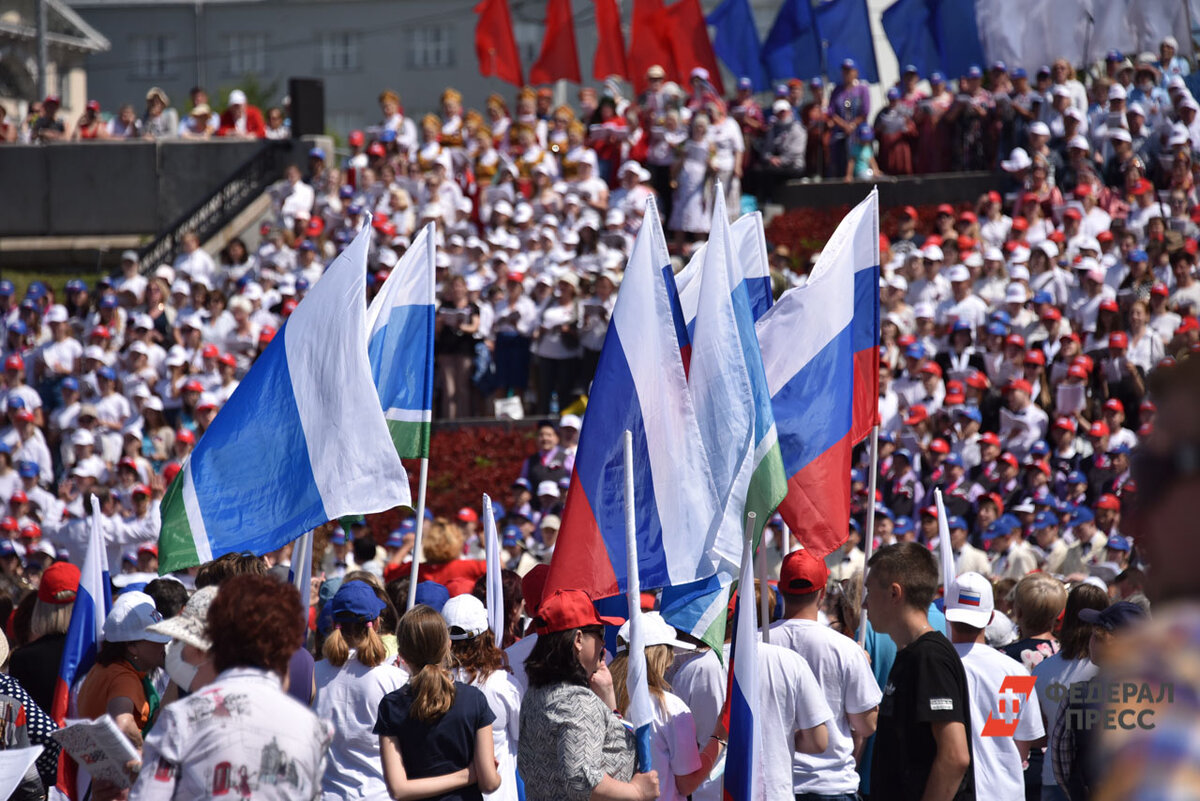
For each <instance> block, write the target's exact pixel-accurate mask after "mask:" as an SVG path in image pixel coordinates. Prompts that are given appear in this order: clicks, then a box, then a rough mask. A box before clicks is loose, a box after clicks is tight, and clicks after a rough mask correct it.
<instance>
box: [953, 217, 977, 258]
mask: <svg viewBox="0 0 1200 801" xmlns="http://www.w3.org/2000/svg"><path fill="white" fill-rule="evenodd" d="M968 213H969V212H968ZM971 216H972V217H974V216H975V215H974V214H972V215H971ZM971 222H974V220H972V221H971ZM977 244H978V243H977V242H976V241H975V240H974V239H972V238H971V237H969V236H960V237H959V238H958V249H959V250H960V251H962V252H963V253H966V252H967V251H968V250H974V249H975V245H977Z"/></svg>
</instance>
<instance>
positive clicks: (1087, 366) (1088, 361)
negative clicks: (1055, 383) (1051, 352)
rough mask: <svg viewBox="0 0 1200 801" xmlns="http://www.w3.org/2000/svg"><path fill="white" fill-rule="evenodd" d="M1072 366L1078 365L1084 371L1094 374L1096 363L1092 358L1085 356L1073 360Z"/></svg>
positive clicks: (1081, 355)
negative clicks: (1093, 369)
mask: <svg viewBox="0 0 1200 801" xmlns="http://www.w3.org/2000/svg"><path fill="white" fill-rule="evenodd" d="M1071 364H1073V365H1074V364H1077V365H1079V366H1080V367H1082V368H1083V369H1084V370H1087V371H1088V372H1089V373H1090V372H1092V368H1093V367H1095V366H1096V363H1095V362H1093V361H1092V357H1091V356H1087V355H1085V354H1080V355H1078V356H1076V357H1075V358H1074V359H1072V360H1071Z"/></svg>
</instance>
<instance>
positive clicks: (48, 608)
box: [29, 601, 75, 641]
mask: <svg viewBox="0 0 1200 801" xmlns="http://www.w3.org/2000/svg"><path fill="white" fill-rule="evenodd" d="M74 608H75V602H74V601H71V602H70V603H66V604H48V603H44V602H42V601H37V602H35V603H34V605H33V615H32V616H31V617H30V618H29V637H30V640H31V641H32V640H36V639H38V638H39V637H45V636H46V635H47V634H66V633H67V629H68V628H70V626H71V610H72V609H74Z"/></svg>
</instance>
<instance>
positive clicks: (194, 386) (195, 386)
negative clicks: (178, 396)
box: [183, 378, 204, 392]
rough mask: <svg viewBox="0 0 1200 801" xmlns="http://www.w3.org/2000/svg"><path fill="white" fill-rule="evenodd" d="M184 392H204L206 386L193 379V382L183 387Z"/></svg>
mask: <svg viewBox="0 0 1200 801" xmlns="http://www.w3.org/2000/svg"><path fill="white" fill-rule="evenodd" d="M183 391H184V392H203V391H204V385H203V384H201V383H200V382H199V381H197V380H196V379H194V378H193V379H192V380H191V381H189V382H187V383H186V384H184V385H183Z"/></svg>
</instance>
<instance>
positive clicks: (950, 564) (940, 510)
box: [933, 489, 958, 637]
mask: <svg viewBox="0 0 1200 801" xmlns="http://www.w3.org/2000/svg"><path fill="white" fill-rule="evenodd" d="M933 497H934V502H935V503H936V504H937V515H938V518H937V521H938V555H939V556H940V561H941V567H942V593H943V594H947V595H948V594H949V593H950V585H951V584H953V583H954V579H955V578H957V577H958V571H957V570H956V569H955V567H954V546H953V545H951V544H950V520H949V518H947V517H946V504H945V503H944V502H943V501H942V491H941V490H940V489H935V490H934V491H933ZM944 633H945V635H946V636H947V637H949V636H950V621H948V620H947V621H946V631H945V632H944Z"/></svg>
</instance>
